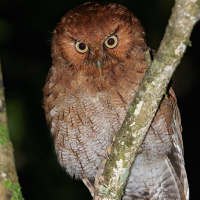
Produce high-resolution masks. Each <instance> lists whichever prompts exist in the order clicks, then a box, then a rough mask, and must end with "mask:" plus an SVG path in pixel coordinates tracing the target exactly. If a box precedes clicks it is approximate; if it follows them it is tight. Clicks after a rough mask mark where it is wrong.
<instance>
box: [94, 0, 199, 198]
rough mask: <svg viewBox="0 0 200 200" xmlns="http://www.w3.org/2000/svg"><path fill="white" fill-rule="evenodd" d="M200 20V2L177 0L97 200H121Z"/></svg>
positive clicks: (127, 118)
mask: <svg viewBox="0 0 200 200" xmlns="http://www.w3.org/2000/svg"><path fill="white" fill-rule="evenodd" d="M199 19H200V0H176V2H175V5H174V7H173V9H172V14H171V17H170V19H169V22H168V26H167V28H166V31H165V35H164V38H163V40H162V42H161V44H160V47H159V49H158V52H157V55H156V57H155V58H154V60H153V61H152V63H151V59H150V55H149V52H147V54H146V55H147V57H146V58H147V59H146V60H147V63H148V66H149V68H148V70H147V72H146V75H145V77H144V79H143V80H142V83H141V86H140V88H139V90H138V94H137V96H136V97H135V99H134V100H133V102H132V104H131V106H130V109H129V111H128V113H127V116H126V118H125V120H124V123H123V125H122V127H121V129H120V131H119V132H118V134H117V135H116V137H115V141H114V143H113V145H112V151H111V155H110V156H109V160H107V162H106V165H105V168H104V172H103V178H102V180H103V181H102V183H101V187H100V190H99V191H98V192H97V193H96V196H95V197H94V199H101V200H114V199H115V200H118V199H121V196H122V195H123V193H124V192H123V191H124V187H125V185H126V180H127V178H128V175H129V170H130V167H131V166H132V164H133V162H134V160H135V158H136V156H137V152H138V149H139V147H140V145H141V144H142V142H143V140H144V138H145V136H146V133H147V131H148V129H149V126H150V124H151V122H152V120H153V118H154V116H155V113H156V111H157V108H158V106H159V103H160V101H161V99H162V97H163V95H164V94H165V91H166V88H167V86H168V84H169V81H170V79H171V77H172V75H173V73H174V71H175V69H176V67H177V65H178V64H179V62H180V60H181V58H182V56H183V54H184V52H185V50H186V47H187V45H190V41H189V38H190V35H191V32H192V29H193V27H194V25H195V24H196V22H197V21H198V20H199Z"/></svg>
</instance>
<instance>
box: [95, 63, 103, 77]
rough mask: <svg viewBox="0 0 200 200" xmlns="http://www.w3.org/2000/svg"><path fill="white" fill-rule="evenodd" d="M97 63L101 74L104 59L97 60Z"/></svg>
mask: <svg viewBox="0 0 200 200" xmlns="http://www.w3.org/2000/svg"><path fill="white" fill-rule="evenodd" d="M96 65H97V68H98V69H99V72H100V74H101V67H102V61H101V60H97V62H96Z"/></svg>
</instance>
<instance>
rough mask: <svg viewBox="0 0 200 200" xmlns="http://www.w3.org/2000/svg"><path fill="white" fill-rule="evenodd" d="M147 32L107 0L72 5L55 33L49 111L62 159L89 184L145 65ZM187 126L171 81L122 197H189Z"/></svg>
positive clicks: (46, 99) (47, 98)
mask: <svg viewBox="0 0 200 200" xmlns="http://www.w3.org/2000/svg"><path fill="white" fill-rule="evenodd" d="M144 37H145V33H144V30H143V28H142V26H141V24H140V22H139V20H138V19H137V18H136V17H135V16H134V15H133V14H132V13H131V12H130V11H129V10H128V9H127V8H125V7H123V6H121V5H117V4H114V3H102V2H101V3H97V2H90V3H85V4H83V5H80V6H78V7H76V8H74V9H72V10H70V11H68V12H67V13H66V14H65V16H64V17H63V18H62V19H61V21H60V23H58V24H57V26H56V28H55V30H54V32H53V38H52V62H53V64H52V67H51V69H50V72H49V74H48V77H47V80H46V84H45V87H44V110H45V115H46V119H47V123H48V124H49V125H50V131H51V134H52V136H53V139H54V143H55V150H56V153H57V156H58V159H59V161H60V164H61V165H62V166H63V167H64V168H65V170H66V171H67V172H68V173H69V174H70V175H71V176H75V178H78V179H82V180H83V181H84V182H85V183H86V185H87V186H89V184H91V187H94V180H95V176H96V174H97V171H98V170H99V168H100V165H101V164H102V162H103V161H104V160H105V159H107V157H108V154H109V153H108V147H110V145H111V144H112V138H113V136H114V135H115V134H117V132H118V130H119V129H120V127H121V125H122V123H123V120H124V118H125V116H126V113H127V111H128V109H129V106H130V104H131V102H132V100H133V98H134V97H135V95H136V93H137V90H138V88H139V86H140V82H141V80H142V78H143V76H144V74H145V72H146V69H147V63H146V60H145V52H146V51H147V50H148V47H147V45H146V42H145V38H144ZM181 130H182V129H181V122H180V115H179V110H178V106H177V102H176V97H175V94H174V92H173V90H172V88H170V89H169V91H168V96H166V97H164V98H163V100H162V103H161V105H160V107H159V109H158V111H157V114H156V116H155V118H154V120H153V122H152V125H151V127H150V129H149V131H148V134H147V136H146V139H145V141H144V142H143V144H142V152H141V153H140V154H139V155H138V156H137V158H136V161H135V163H134V165H133V166H132V170H131V173H130V176H129V179H128V182H127V186H126V190H125V194H124V196H123V199H124V200H128V199H188V198H189V197H188V182H187V175H186V171H185V167H184V159H183V150H182V149H183V145H182V136H181ZM89 189H90V191H92V189H91V188H89Z"/></svg>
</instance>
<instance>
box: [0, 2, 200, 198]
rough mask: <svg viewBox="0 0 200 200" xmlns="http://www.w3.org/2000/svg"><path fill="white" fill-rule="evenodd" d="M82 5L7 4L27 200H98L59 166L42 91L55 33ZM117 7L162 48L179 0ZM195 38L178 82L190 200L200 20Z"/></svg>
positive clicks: (2, 29) (4, 35) (9, 76)
mask: <svg viewBox="0 0 200 200" xmlns="http://www.w3.org/2000/svg"><path fill="white" fill-rule="evenodd" d="M83 2H84V1H78V0H73V1H72V0H71V1H67V0H65V1H64V0H56V1H54V0H40V1H35V0H34V1H33V0H32V1H26V0H18V1H14V0H0V57H1V62H2V68H3V74H4V85H5V93H6V104H7V111H8V124H9V131H10V136H11V140H12V142H13V145H14V149H15V159H16V166H17V171H18V175H19V181H20V184H21V187H22V192H23V196H24V198H25V199H26V200H43V199H45V200H46V199H47V200H56V199H59V200H66V199H74V200H75V199H91V197H90V194H89V192H88V191H87V188H86V187H85V186H84V185H83V183H82V182H81V181H75V180H74V179H72V178H70V177H69V176H68V175H67V174H66V173H65V172H64V170H63V169H62V168H61V167H60V166H59V164H58V162H57V159H56V156H55V153H54V147H53V143H52V139H51V137H50V134H49V130H48V127H47V126H46V123H45V118H44V112H43V110H42V98H43V97H42V88H43V86H44V82H45V77H46V75H47V73H48V70H49V68H50V66H51V57H50V45H51V43H50V41H51V33H52V31H53V29H54V27H55V25H56V23H58V22H59V20H60V18H61V17H62V16H63V15H64V14H65V12H66V11H68V10H70V9H71V8H73V7H75V6H77V5H79V4H81V3H83ZM112 2H116V3H120V4H122V5H124V6H126V7H128V8H129V9H130V10H132V11H133V12H134V13H135V15H136V16H137V17H138V18H139V19H140V20H141V22H142V24H143V25H144V27H145V30H146V34H147V43H148V45H149V46H150V47H152V48H153V49H155V50H157V48H158V46H159V43H160V41H161V39H162V37H163V33H164V31H165V27H166V25H167V21H168V18H169V16H170V13H171V8H172V6H173V4H174V1H172V0H162V1H161V0H151V1H149V0H140V1H136V0H123V1H122V0H121V1H112ZM191 41H192V47H188V49H187V52H186V53H185V56H184V58H183V59H182V61H181V64H180V66H179V68H178V69H177V71H176V72H175V75H174V78H173V80H174V88H175V92H176V94H177V98H178V103H179V107H180V110H181V116H182V124H183V129H184V131H183V140H184V146H185V162H186V169H187V173H188V179H189V184H190V192H191V199H195V197H196V199H197V197H198V196H199V195H198V194H199V184H198V182H199V178H200V175H199V169H200V167H199V158H200V135H199V134H200V128H199V127H200V126H199V124H200V122H199V119H200V117H199V113H200V106H199V97H200V90H199V82H200V78H199V74H200V65H199V58H200V51H199V46H200V23H199V24H197V25H196V26H195V28H194V31H193V33H192V36H191ZM197 195H198V196H197Z"/></svg>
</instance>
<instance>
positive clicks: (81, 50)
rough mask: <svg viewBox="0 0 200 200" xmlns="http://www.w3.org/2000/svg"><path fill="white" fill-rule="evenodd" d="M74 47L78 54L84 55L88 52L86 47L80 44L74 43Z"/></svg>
mask: <svg viewBox="0 0 200 200" xmlns="http://www.w3.org/2000/svg"><path fill="white" fill-rule="evenodd" d="M75 47H76V50H77V51H78V52H79V53H85V52H87V51H88V46H87V45H86V44H84V43H82V42H76V44H75Z"/></svg>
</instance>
